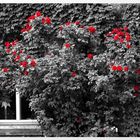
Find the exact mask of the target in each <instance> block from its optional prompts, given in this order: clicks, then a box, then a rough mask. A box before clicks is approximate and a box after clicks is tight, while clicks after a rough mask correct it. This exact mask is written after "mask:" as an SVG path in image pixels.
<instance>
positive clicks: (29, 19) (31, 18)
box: [27, 15, 35, 22]
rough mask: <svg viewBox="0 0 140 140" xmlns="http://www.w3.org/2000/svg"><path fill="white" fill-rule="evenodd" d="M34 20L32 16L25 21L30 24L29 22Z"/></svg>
mask: <svg viewBox="0 0 140 140" xmlns="http://www.w3.org/2000/svg"><path fill="white" fill-rule="evenodd" d="M34 19H35V16H34V15H32V16H30V17H28V18H27V21H28V22H30V21H31V20H34Z"/></svg>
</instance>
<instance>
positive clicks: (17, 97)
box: [16, 88, 21, 121]
mask: <svg viewBox="0 0 140 140" xmlns="http://www.w3.org/2000/svg"><path fill="white" fill-rule="evenodd" d="M20 119H21V109H20V93H19V91H18V88H16V120H18V121H19V120H20Z"/></svg>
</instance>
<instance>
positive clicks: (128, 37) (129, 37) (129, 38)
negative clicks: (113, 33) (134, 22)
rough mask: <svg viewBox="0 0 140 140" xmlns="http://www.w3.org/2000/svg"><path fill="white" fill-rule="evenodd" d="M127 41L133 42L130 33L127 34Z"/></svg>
mask: <svg viewBox="0 0 140 140" xmlns="http://www.w3.org/2000/svg"><path fill="white" fill-rule="evenodd" d="M125 39H126V41H130V40H131V36H130V34H129V33H128V34H126V36H125Z"/></svg>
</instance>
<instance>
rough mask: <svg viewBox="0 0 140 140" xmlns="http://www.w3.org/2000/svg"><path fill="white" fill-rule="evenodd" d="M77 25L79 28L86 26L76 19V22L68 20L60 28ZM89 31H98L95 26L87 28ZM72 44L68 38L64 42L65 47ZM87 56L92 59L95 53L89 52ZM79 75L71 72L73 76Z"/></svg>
mask: <svg viewBox="0 0 140 140" xmlns="http://www.w3.org/2000/svg"><path fill="white" fill-rule="evenodd" d="M73 25H76V26H77V27H78V28H84V26H82V25H80V21H76V22H74V23H72V22H66V23H65V25H63V26H62V25H61V26H59V30H60V31H62V30H63V29H64V28H65V27H70V26H73ZM86 29H87V31H88V32H90V33H94V32H95V31H96V28H95V27H93V26H89V27H88V28H86ZM71 46H72V43H70V42H69V41H68V39H67V40H66V42H65V43H64V47H66V48H67V49H68V48H70V47H71ZM87 58H88V59H92V58H93V54H92V53H88V54H87ZM76 75H77V73H76V72H75V71H73V72H71V76H72V77H75V76H76Z"/></svg>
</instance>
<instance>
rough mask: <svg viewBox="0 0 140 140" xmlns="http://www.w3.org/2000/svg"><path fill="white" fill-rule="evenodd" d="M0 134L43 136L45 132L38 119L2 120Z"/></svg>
mask: <svg viewBox="0 0 140 140" xmlns="http://www.w3.org/2000/svg"><path fill="white" fill-rule="evenodd" d="M0 136H7V137H8V136H43V132H42V130H41V128H40V126H39V125H38V123H37V121H36V120H35V121H33V120H21V121H16V120H13V121H12V120H6V121H0Z"/></svg>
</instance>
